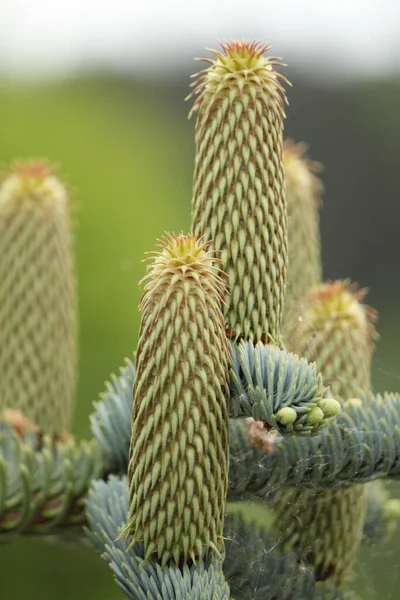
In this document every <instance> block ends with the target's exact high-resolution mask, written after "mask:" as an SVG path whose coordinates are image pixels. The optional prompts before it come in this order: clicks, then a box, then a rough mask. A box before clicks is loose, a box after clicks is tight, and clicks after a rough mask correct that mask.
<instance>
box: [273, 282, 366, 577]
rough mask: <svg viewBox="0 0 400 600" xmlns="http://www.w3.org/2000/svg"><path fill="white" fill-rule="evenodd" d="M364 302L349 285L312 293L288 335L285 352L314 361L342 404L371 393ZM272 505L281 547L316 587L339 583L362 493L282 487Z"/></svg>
mask: <svg viewBox="0 0 400 600" xmlns="http://www.w3.org/2000/svg"><path fill="white" fill-rule="evenodd" d="M364 295H365V290H357V289H356V288H355V287H354V286H353V285H350V283H349V281H338V282H335V283H328V284H323V285H320V286H318V287H316V288H314V289H313V290H312V291H311V292H310V293H309V294H308V296H307V297H306V299H305V301H304V302H303V303H302V310H301V312H300V317H299V318H298V319H294V321H293V323H292V330H291V334H289V335H288V340H290V349H291V350H292V351H295V352H297V353H298V354H299V355H300V356H304V357H305V358H307V360H309V361H311V360H312V361H314V360H315V361H316V363H317V367H318V369H319V370H320V371H321V374H322V378H323V381H324V383H325V384H326V385H330V386H331V389H332V391H333V393H334V394H335V397H341V398H342V399H343V400H344V401H346V399H349V398H351V396H359V395H360V392H369V391H370V388H371V380H370V370H371V355H372V350H373V340H374V339H375V338H376V332H375V328H374V325H373V322H374V321H375V319H376V314H375V311H373V309H371V308H370V307H368V306H366V305H364V304H362V303H361V300H362V299H363V297H364ZM332 452H335V449H334V448H332ZM274 502H275V508H276V527H277V528H278V530H279V535H280V536H281V537H282V538H283V542H284V544H285V545H286V547H287V548H289V549H291V550H295V551H296V553H297V555H298V557H299V560H302V561H304V562H305V563H306V564H308V565H309V566H311V567H312V569H313V571H314V573H315V577H316V580H317V581H326V580H330V579H332V580H334V581H336V583H337V584H339V585H340V584H342V583H343V581H344V580H345V579H346V577H348V575H349V574H350V573H351V569H352V565H353V562H354V559H355V555H356V553H357V550H358V547H359V545H360V542H361V538H362V535H363V526H364V521H365V514H366V501H365V486H363V485H354V486H349V487H347V488H341V489H332V490H318V489H317V490H305V489H297V488H296V489H294V488H287V489H286V490H281V491H280V492H278V494H277V495H276V498H275V499H274Z"/></svg>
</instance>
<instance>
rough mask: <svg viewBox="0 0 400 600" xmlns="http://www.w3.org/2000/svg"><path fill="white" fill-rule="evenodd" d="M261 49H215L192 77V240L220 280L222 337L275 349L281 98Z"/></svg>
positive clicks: (283, 252) (283, 226) (283, 227)
mask: <svg viewBox="0 0 400 600" xmlns="http://www.w3.org/2000/svg"><path fill="white" fill-rule="evenodd" d="M268 48H269V46H263V45H261V44H258V43H251V44H249V43H247V42H232V43H229V44H222V51H221V52H217V51H215V50H212V51H211V52H212V54H213V55H214V57H215V58H214V60H212V59H204V60H206V61H208V62H209V63H210V67H209V68H207V69H205V70H204V71H202V72H200V73H198V74H197V75H195V76H194V77H196V80H195V82H194V83H193V84H192V85H193V86H194V90H193V92H192V94H190V96H189V97H193V96H195V95H197V99H196V100H195V102H194V105H193V108H192V110H191V113H190V114H192V113H194V112H197V120H196V131H195V171H194V185H193V198H192V230H193V232H194V234H195V235H197V236H205V239H206V240H209V241H210V240H211V241H212V248H213V249H214V250H215V251H216V252H217V255H218V257H219V258H220V259H221V261H222V269H223V271H224V272H225V273H226V274H227V277H228V283H229V290H230V300H229V302H228V303H227V305H226V307H225V309H224V318H225V322H226V325H227V329H228V333H229V335H230V336H231V337H232V338H233V339H234V340H238V339H239V338H243V339H245V340H247V341H252V342H256V341H263V342H271V341H272V342H275V343H277V344H280V325H281V321H282V311H283V299H284V294H285V287H286V271H287V219H286V201H285V186H284V166H283V160H282V130H283V119H284V103H285V101H286V96H285V93H284V90H283V88H282V85H281V83H280V81H281V80H284V81H286V79H285V78H284V77H283V76H282V75H281V74H279V73H277V72H276V70H275V69H274V67H275V66H276V65H281V63H280V62H278V61H277V59H275V58H272V57H271V58H269V57H266V56H264V53H265V51H266V50H268Z"/></svg>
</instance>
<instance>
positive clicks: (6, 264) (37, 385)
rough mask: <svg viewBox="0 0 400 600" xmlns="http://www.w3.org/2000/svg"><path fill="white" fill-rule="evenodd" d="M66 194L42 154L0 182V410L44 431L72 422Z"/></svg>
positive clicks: (72, 309)
mask: <svg viewBox="0 0 400 600" xmlns="http://www.w3.org/2000/svg"><path fill="white" fill-rule="evenodd" d="M70 214H71V207H70V199H69V197H68V194H67V191H66V188H65V186H64V185H63V183H62V182H61V180H60V179H59V178H58V177H57V176H56V174H55V173H54V171H53V169H52V168H51V167H50V166H49V165H48V164H47V163H46V162H44V161H27V162H21V163H18V164H16V165H15V166H14V167H13V168H11V169H10V170H9V172H8V173H7V174H6V175H5V176H4V179H3V181H2V183H1V184H0V409H14V410H19V411H21V412H22V414H23V415H24V417H26V418H28V419H30V420H32V421H33V422H34V423H35V424H36V425H38V426H39V427H40V429H42V430H43V431H44V432H45V433H49V434H61V433H63V432H65V431H67V430H68V429H69V427H70V424H71V418H72V412H73V407H74V399H75V390H76V367H77V364H76V363H77V307H76V290H75V274H74V264H73V257H72V250H71V225H70Z"/></svg>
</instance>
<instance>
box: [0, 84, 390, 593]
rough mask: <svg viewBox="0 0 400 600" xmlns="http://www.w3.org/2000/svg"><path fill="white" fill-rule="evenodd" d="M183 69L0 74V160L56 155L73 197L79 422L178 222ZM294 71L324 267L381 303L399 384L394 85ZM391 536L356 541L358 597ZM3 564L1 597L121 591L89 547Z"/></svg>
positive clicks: (181, 217)
mask: <svg viewBox="0 0 400 600" xmlns="http://www.w3.org/2000/svg"><path fill="white" fill-rule="evenodd" d="M292 79H293V78H292ZM187 81H188V79H187V78H186V77H185V78H180V79H177V80H176V81H169V82H168V83H165V85H161V84H159V85H156V84H150V83H146V84H139V83H135V82H134V81H131V80H129V79H120V78H117V77H112V76H108V75H107V76H91V77H85V78H84V77H81V78H78V79H73V80H66V81H61V82H57V83H53V84H46V85H43V86H40V87H37V86H35V87H26V86H18V85H10V84H8V85H5V84H3V86H2V87H0V132H1V134H0V162H2V163H7V162H9V161H12V160H14V159H16V158H25V157H31V156H32V157H47V158H49V159H50V160H51V161H55V162H59V163H60V165H61V170H62V172H63V173H65V174H66V175H67V180H68V182H69V183H70V185H71V186H72V188H73V189H74V190H76V196H77V197H78V200H79V205H80V210H79V213H78V218H79V227H78V229H77V236H76V253H77V264H78V277H79V304H80V320H81V332H80V373H79V391H78V403H77V411H76V421H75V427H74V431H75V433H76V434H77V435H78V436H84V437H87V436H88V435H89V421H88V415H89V413H90V412H91V410H92V402H93V401H94V400H95V399H96V398H97V394H98V392H100V391H102V389H103V386H104V381H105V379H107V378H108V376H109V374H110V373H111V372H115V371H117V370H118V368H119V366H120V365H122V363H123V359H124V357H125V356H131V354H132V351H133V349H134V348H135V345H136V340H137V329H138V324H139V313H138V310H137V305H138V302H139V298H140V290H139V288H138V281H139V279H140V278H141V277H143V275H144V272H145V266H144V265H143V264H142V262H141V261H142V259H143V258H144V253H145V252H146V251H150V250H153V249H154V247H155V243H156V239H157V238H159V237H160V236H161V235H162V234H163V233H164V231H175V232H179V231H181V230H184V231H187V229H188V227H189V223H190V214H189V213H190V198H191V181H192V169H193V142H192V138H193V123H190V122H188V121H187V120H186V118H185V115H186V114H187V111H188V106H185V104H184V102H183V97H184V96H185V95H186V92H187ZM295 83H296V85H295V87H294V89H293V90H291V91H290V102H291V107H290V108H289V109H288V111H287V112H288V120H287V126H286V131H287V135H289V136H291V137H293V138H294V139H295V140H296V141H300V140H305V141H307V142H310V143H311V147H310V155H311V157H312V158H314V159H317V160H321V161H322V162H323V163H325V165H326V171H325V173H324V175H323V178H324V181H325V184H326V188H327V196H326V199H325V201H324V210H323V213H322V238H323V244H324V261H325V276H326V277H328V278H332V277H346V276H350V277H352V278H354V279H356V280H359V281H360V284H361V285H371V287H372V288H373V289H374V292H373V293H372V295H371V299H370V302H371V304H373V305H374V306H376V308H378V310H379V312H380V314H381V318H380V322H379V324H378V329H379V331H380V333H381V334H382V341H381V342H380V346H379V350H378V353H377V356H376V360H375V370H374V381H375V387H376V390H377V391H382V390H384V389H391V390H393V391H396V390H400V369H399V360H398V359H399V350H398V347H399V340H400V312H399V305H400V280H399V279H398V278H397V274H398V256H399V254H398V237H399V235H398V234H399V222H400V203H399V201H398V195H399V189H400V171H399V169H398V167H397V155H398V140H399V133H400V131H399V130H400V123H399V117H398V104H399V101H400V86H399V85H398V84H397V83H396V82H393V83H391V82H387V83H386V84H382V83H381V84H379V85H378V84H376V85H375V84H371V85H369V86H368V87H366V86H365V85H364V86H363V87H352V88H338V87H337V86H336V87H334V86H332V87H331V88H329V89H320V88H318V87H316V86H315V84H311V83H309V82H295ZM292 107H293V108H292ZM396 232H397V235H396ZM396 251H397V253H396ZM396 279H397V280H396ZM374 286H375V287H374ZM260 514H261V513H260ZM399 540H400V536H399V535H398V536H397V537H396V539H395V540H393V541H392V542H391V543H390V544H387V545H386V546H379V547H376V549H375V548H373V549H372V550H371V549H370V548H367V549H364V550H363V552H362V555H361V560H360V563H359V564H360V568H359V576H358V579H357V587H358V590H359V591H360V592H361V593H362V597H363V599H364V600H368V599H369V598H376V597H379V598H396V597H397V587H398V580H397V579H396V577H397V576H395V569H396V566H397V563H398V554H397V555H396V554H395V553H394V551H395V549H396V548H397V547H398V545H399ZM0 564H1V570H2V584H1V592H2V597H4V598H10V600H11V599H12V600H22V598H24V599H25V598H26V597H27V590H29V596H30V597H31V598H38V599H40V600H47V599H50V598H57V599H58V600H63V599H67V598H75V599H76V600H78V599H80V598H82V599H83V598H85V600H92V599H93V600H94V599H96V600H103V599H104V600H105V599H106V598H107V599H108V600H111V599H113V598H115V599H117V598H121V597H122V595H121V593H120V592H119V591H118V589H117V588H116V586H115V584H114V583H113V581H112V576H111V572H109V570H108V568H107V567H106V565H105V564H103V562H102V561H101V560H100V559H99V557H98V556H97V555H96V554H95V552H94V551H93V550H92V549H91V548H85V547H77V546H73V545H68V544H63V545H60V544H54V543H53V544H50V542H43V540H23V541H21V542H19V543H14V544H12V545H10V546H4V547H0Z"/></svg>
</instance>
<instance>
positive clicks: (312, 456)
mask: <svg viewBox="0 0 400 600" xmlns="http://www.w3.org/2000/svg"><path fill="white" fill-rule="evenodd" d="M230 436H231V437H230V439H231V444H230V449H231V453H230V471H229V481H230V486H229V491H228V499H229V500H230V501H233V500H238V499H246V498H247V499H249V498H251V497H252V496H257V497H266V496H267V495H268V494H269V493H270V492H271V490H273V489H276V488H277V487H278V486H281V485H290V486H296V485H300V484H301V485H302V486H303V487H310V488H312V487H315V488H317V487H319V488H323V487H325V488H334V487H344V486H346V485H350V484H355V483H366V482H368V481H372V480H374V479H379V478H382V477H386V478H389V479H398V478H399V477H400V394H391V393H388V392H387V393H385V394H383V395H380V394H378V395H376V396H374V395H372V394H368V395H366V397H365V398H364V397H362V398H361V399H358V398H355V399H351V400H348V401H347V403H346V410H343V411H342V412H341V413H340V414H339V415H338V417H337V418H336V419H335V420H334V421H333V422H332V424H331V425H330V426H329V427H328V428H326V429H325V430H324V431H322V433H321V435H319V436H318V437H310V438H302V439H299V438H296V437H293V438H290V439H288V438H283V437H279V438H277V439H276V440H275V442H274V444H273V447H272V450H271V451H270V452H268V451H262V450H259V449H257V448H254V447H251V446H249V444H248V440H247V435H246V425H245V424H244V423H243V421H237V422H235V421H231V427H230Z"/></svg>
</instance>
